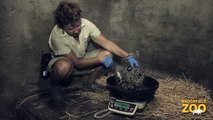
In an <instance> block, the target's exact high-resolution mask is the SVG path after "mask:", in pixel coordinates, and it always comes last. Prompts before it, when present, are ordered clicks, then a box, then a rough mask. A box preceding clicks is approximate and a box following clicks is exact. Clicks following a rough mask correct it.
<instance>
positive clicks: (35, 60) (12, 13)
mask: <svg viewBox="0 0 213 120" xmlns="http://www.w3.org/2000/svg"><path fill="white" fill-rule="evenodd" d="M73 1H75V2H77V3H79V5H80V6H81V8H82V10H83V17H85V18H87V19H89V20H91V21H92V22H94V23H95V24H96V25H97V26H98V27H99V28H100V30H101V31H102V33H103V34H104V35H105V36H106V37H107V38H109V39H111V40H112V41H114V42H115V43H117V44H118V45H119V46H121V47H122V48H124V49H125V50H127V51H131V52H133V53H136V54H137V55H138V59H139V61H140V64H141V66H143V67H145V68H149V69H154V70H158V71H162V72H165V73H169V74H174V75H177V76H179V75H183V74H184V75H185V76H186V77H187V78H190V77H192V78H193V79H194V80H195V81H198V82H200V83H202V84H204V85H206V86H207V87H208V88H212V86H211V85H212V84H213V83H212V79H213V75H212V71H213V52H212V51H213V14H212V13H213V1H212V0H205V1H204V0H73ZM58 3H59V1H58V0H1V3H0V14H1V16H0V23H1V24H0V31H1V32H0V48H1V51H0V63H1V64H0V96H1V106H3V107H0V108H1V109H3V108H6V107H8V106H10V105H11V103H13V102H14V101H16V100H17V99H19V98H21V97H23V96H25V95H27V94H29V93H31V91H35V90H38V89H39V88H40V87H41V86H40V83H41V82H46V81H41V80H40V78H39V64H40V57H41V51H42V50H44V51H48V50H49V49H48V45H47V41H48V37H49V33H50V31H51V29H52V27H53V25H54V24H53V16H52V12H53V10H54V9H55V8H56V6H57V4H58Z"/></svg>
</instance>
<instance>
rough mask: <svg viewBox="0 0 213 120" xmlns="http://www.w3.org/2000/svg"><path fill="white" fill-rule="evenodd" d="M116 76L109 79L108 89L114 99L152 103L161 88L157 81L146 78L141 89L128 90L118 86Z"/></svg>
mask: <svg viewBox="0 0 213 120" xmlns="http://www.w3.org/2000/svg"><path fill="white" fill-rule="evenodd" d="M115 79H116V78H115V76H111V77H109V78H107V89H108V90H109V92H110V95H111V96H112V97H115V98H117V99H120V100H125V101H130V102H140V101H150V100H152V98H153V97H154V94H155V91H156V90H157V89H158V87H159V83H158V81H157V80H155V79H153V78H152V77H148V76H145V78H144V81H143V85H142V86H141V89H140V90H139V89H134V90H127V89H123V88H121V87H118V86H117V85H116V80H115Z"/></svg>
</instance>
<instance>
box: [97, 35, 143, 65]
mask: <svg viewBox="0 0 213 120" xmlns="http://www.w3.org/2000/svg"><path fill="white" fill-rule="evenodd" d="M94 41H95V42H96V43H97V44H99V45H101V46H102V47H103V48H105V49H106V50H108V51H110V52H112V53H114V54H116V55H118V56H120V57H123V58H126V59H127V61H128V62H129V64H130V65H131V67H139V64H138V61H137V60H136V59H135V58H134V57H133V56H132V55H130V54H129V53H127V52H126V51H124V50H123V49H122V48H120V47H118V46H117V45H116V44H115V43H113V42H111V41H110V40H108V39H107V38H106V37H104V36H103V35H102V34H100V35H98V36H97V37H95V39H94Z"/></svg>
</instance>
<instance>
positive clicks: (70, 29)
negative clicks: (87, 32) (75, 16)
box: [64, 20, 81, 37]
mask: <svg viewBox="0 0 213 120" xmlns="http://www.w3.org/2000/svg"><path fill="white" fill-rule="evenodd" d="M64 31H65V32H66V33H67V34H69V35H70V36H73V37H78V36H79V34H80V33H81V20H79V21H77V22H74V23H73V24H68V25H65V26H64Z"/></svg>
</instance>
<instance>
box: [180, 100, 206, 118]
mask: <svg viewBox="0 0 213 120" xmlns="http://www.w3.org/2000/svg"><path fill="white" fill-rule="evenodd" d="M182 107H183V108H182V113H193V115H195V114H197V115H200V114H201V113H204V112H206V110H207V108H206V100H182Z"/></svg>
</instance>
